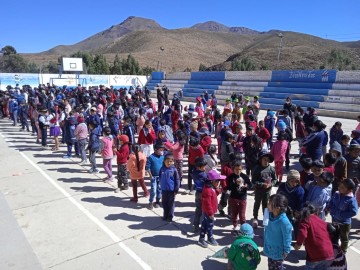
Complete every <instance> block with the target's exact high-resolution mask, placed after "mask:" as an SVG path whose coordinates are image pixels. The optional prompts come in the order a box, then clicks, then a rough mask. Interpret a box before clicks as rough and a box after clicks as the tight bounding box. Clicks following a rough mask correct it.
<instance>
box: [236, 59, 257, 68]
mask: <svg viewBox="0 0 360 270" xmlns="http://www.w3.org/2000/svg"><path fill="white" fill-rule="evenodd" d="M231 70H232V71H251V70H256V66H255V64H254V63H253V62H252V61H251V60H250V59H249V58H243V59H241V60H240V61H239V60H238V59H234V60H233V61H231Z"/></svg>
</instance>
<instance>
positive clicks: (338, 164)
mask: <svg viewBox="0 0 360 270" xmlns="http://www.w3.org/2000/svg"><path fill="white" fill-rule="evenodd" d="M330 153H331V154H332V155H333V156H334V157H335V158H336V161H335V165H334V182H333V186H332V187H333V190H332V194H334V192H335V191H337V187H338V185H339V183H340V182H341V181H343V180H344V179H346V178H347V162H346V159H345V158H344V157H343V155H342V150H341V146H340V144H339V143H338V142H334V143H333V145H332V146H331V148H330Z"/></svg>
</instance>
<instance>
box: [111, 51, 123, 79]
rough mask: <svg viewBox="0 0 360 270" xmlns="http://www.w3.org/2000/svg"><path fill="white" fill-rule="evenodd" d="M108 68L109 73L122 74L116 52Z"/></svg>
mask: <svg viewBox="0 0 360 270" xmlns="http://www.w3.org/2000/svg"><path fill="white" fill-rule="evenodd" d="M110 70H111V74H118V75H121V74H123V68H122V64H121V60H120V57H119V55H118V54H116V56H115V59H114V62H113V66H112V67H111V68H110Z"/></svg>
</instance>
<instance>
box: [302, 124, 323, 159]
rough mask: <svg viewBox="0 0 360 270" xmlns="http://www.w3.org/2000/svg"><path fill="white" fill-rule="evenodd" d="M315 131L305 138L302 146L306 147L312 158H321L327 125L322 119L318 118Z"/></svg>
mask: <svg viewBox="0 0 360 270" xmlns="http://www.w3.org/2000/svg"><path fill="white" fill-rule="evenodd" d="M313 127H314V132H313V133H311V134H310V135H309V136H308V137H306V138H305V140H304V142H303V143H302V146H305V147H306V154H307V155H308V157H309V158H311V159H312V160H316V159H319V160H320V159H321V157H322V155H323V153H322V146H323V141H324V140H325V132H324V129H325V127H326V125H325V124H324V123H323V122H322V121H321V120H317V121H316V122H315V123H314V126H313Z"/></svg>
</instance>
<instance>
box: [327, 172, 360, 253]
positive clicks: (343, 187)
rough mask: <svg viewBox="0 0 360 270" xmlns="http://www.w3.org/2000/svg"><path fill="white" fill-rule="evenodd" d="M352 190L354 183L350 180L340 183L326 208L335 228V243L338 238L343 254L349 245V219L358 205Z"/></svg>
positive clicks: (355, 212) (355, 211)
mask: <svg viewBox="0 0 360 270" xmlns="http://www.w3.org/2000/svg"><path fill="white" fill-rule="evenodd" d="M354 188H355V183H354V181H352V180H351V179H345V180H343V181H341V182H340V184H339V191H338V192H336V193H335V194H334V195H333V196H332V198H331V200H330V203H329V206H328V208H329V210H330V215H331V217H332V223H333V225H334V226H335V228H336V242H337V241H338V239H339V238H340V242H341V249H342V251H343V252H344V253H346V251H347V248H348V244H349V233H350V229H351V218H352V217H354V216H355V215H356V214H357V212H358V204H357V202H356V200H355V197H354V194H353V190H354Z"/></svg>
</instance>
